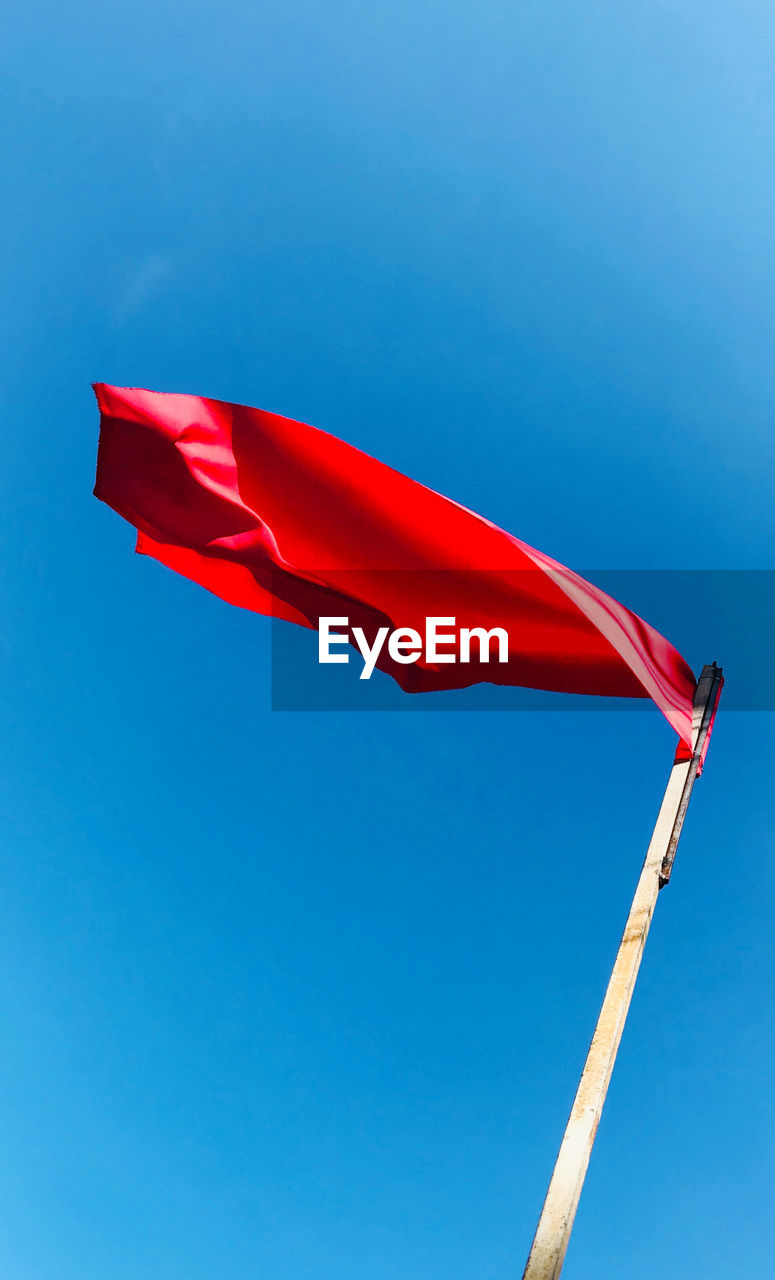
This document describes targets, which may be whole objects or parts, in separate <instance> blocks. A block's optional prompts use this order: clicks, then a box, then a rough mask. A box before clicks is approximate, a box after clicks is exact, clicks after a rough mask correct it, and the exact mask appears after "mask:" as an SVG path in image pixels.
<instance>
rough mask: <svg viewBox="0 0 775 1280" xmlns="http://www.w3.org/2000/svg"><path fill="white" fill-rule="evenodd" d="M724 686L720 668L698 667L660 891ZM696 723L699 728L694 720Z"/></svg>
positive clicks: (666, 880)
mask: <svg viewBox="0 0 775 1280" xmlns="http://www.w3.org/2000/svg"><path fill="white" fill-rule="evenodd" d="M723 683H724V675H723V672H722V670H721V667H719V666H717V665H716V663H715V662H710V663H708V664H707V665H706V666H704V667H703V668H702V674H701V676H700V678H699V680H698V681H697V692H696V693H695V695H694V720H695V725H694V729H695V732H696V734H697V738H696V741H695V744H694V750H693V752H692V758H691V761H690V764H689V771H688V773H687V775H686V781H685V782H684V786H683V791H682V792H681V799H680V802H679V805H678V812H677V813H676V815H675V822H674V823H673V830H672V832H671V834H670V840H669V842H668V846H667V849H666V850H665V856H664V858H663V859H662V866H661V867H660V869H659V887H660V889H664V887H665V885H667V884H669V883H670V876H671V875H672V871H673V863H674V862H675V855H676V850H677V849H678V841H679V840H680V839H681V832H682V831H683V825H684V819H685V817H686V810H687V809H688V807H689V800H690V798H691V794H692V788H693V787H694V784H695V782H696V780H697V776H698V774H699V772H700V770H701V767H702V762H703V760H704V759H705V752H706V750H707V746H708V738H709V737H710V732H711V729H712V728H713V720H714V718H715V715H716V708H717V706H718V700H719V697H720V695H721V686H722V685H723ZM698 720H699V725H698V724H697V721H698Z"/></svg>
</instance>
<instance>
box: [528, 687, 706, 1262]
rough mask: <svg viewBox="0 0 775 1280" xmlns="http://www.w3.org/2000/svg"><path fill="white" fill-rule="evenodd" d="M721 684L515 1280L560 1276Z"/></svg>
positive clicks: (638, 896)
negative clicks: (659, 897) (524, 1262)
mask: <svg viewBox="0 0 775 1280" xmlns="http://www.w3.org/2000/svg"><path fill="white" fill-rule="evenodd" d="M722 684H723V677H722V673H721V668H720V667H717V666H716V664H715V662H714V663H712V664H710V665H709V666H705V667H703V669H702V675H701V676H700V679H699V681H698V682H697V691H696V693H695V696H694V715H693V723H692V756H691V759H689V760H676V762H675V763H674V764H673V767H672V769H671V771H670V777H669V779H668V783H667V788H666V790H665V795H664V798H663V800H662V806H661V808H660V810H659V815H658V817H657V821H656V826H655V827H654V833H653V835H652V837H651V843H650V844H649V847H648V852H647V853H646V860H645V862H644V864H643V870H642V871H641V874H640V879H639V881H638V887H637V888H636V890H635V897H634V898H633V900H632V906H631V907H630V914H629V916H628V917H627V924H626V926H625V930H624V934H623V936H622V941H621V943H620V946H619V951H618V953H617V956H616V962H615V964H614V967H613V971H612V973H611V978H610V980H609V983H608V990H607V991H606V994H605V999H604V1001H603V1007H602V1009H601V1010H600V1016H599V1018H598V1020H597V1026H596V1027H595V1034H594V1036H593V1037H592V1044H591V1045H590V1049H589V1053H588V1054H587V1060H586V1063H585V1064H584V1070H583V1071H582V1073H581V1080H580V1082H579V1087H578V1090H577V1091H576V1098H575V1100H574V1103H573V1107H572V1109H571V1113H570V1118H569V1120H568V1124H567V1126H566V1129H565V1136H564V1137H563V1140H562V1145H561V1147H560V1153H559V1155H558V1157H557V1162H556V1164H555V1166H554V1173H553V1174H552V1179H551V1182H550V1183H549V1190H548V1191H547V1193H546V1200H545V1201H544V1207H543V1209H542V1211H541V1217H540V1218H539V1220H538V1227H537V1228H536V1233H535V1237H534V1239H533V1246H532V1248H531V1250H530V1256H529V1258H528V1260H527V1266H526V1267H525V1271H524V1274H523V1278H522V1280H557V1277H558V1276H559V1274H560V1272H561V1270H562V1264H563V1262H564V1260H565V1251H566V1249H567V1247H568V1240H569V1239H570V1233H571V1230H572V1228H573V1219H574V1218H575V1216H576V1208H577V1206H578V1202H579V1196H580V1195H581V1188H582V1186H583V1184H584V1177H585V1175H586V1172H587V1165H588V1164H589V1157H590V1154H591V1151H592V1144H593V1142H594V1141H595V1134H596V1132H597V1126H598V1123H599V1121H600V1115H601V1112H602V1110H603V1103H604V1102H605V1096H606V1093H607V1091H608V1084H609V1081H610V1079H611V1073H612V1071H613V1068H614V1062H615V1061H616V1053H617V1050H618V1048H619V1041H620V1040H621V1038H622V1031H623V1030H624V1024H625V1021H626V1018H627V1011H628V1009H629V1007H630V1000H631V999H632V992H633V988H634V986H635V979H636V978H637V976H638V969H639V968H640V962H641V957H642V955H643V948H644V946H645V945H646V938H647V936H648V931H649V926H650V924H651V917H652V916H653V914H654V907H655V905H656V901H657V894H658V893H659V890H660V889H661V888H663V887H664V885H666V884H667V882H668V880H669V879H670V872H671V870H672V866H673V858H674V857H675V851H676V848H677V845H678V839H679V837H680V834H681V829H682V827H683V822H684V817H685V815H686V808H687V805H688V803H689V797H690V796H691V792H692V787H693V786H694V781H695V778H696V777H697V772H698V769H699V767H700V765H701V763H702V760H703V759H704V755H705V749H706V747H707V742H708V735H709V733H710V730H711V728H712V725H713V717H714V715H715V712H716V707H717V705H718V700H719V695H720V693H721V686H722Z"/></svg>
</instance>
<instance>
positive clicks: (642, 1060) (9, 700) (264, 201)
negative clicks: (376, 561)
mask: <svg viewBox="0 0 775 1280" xmlns="http://www.w3.org/2000/svg"><path fill="white" fill-rule="evenodd" d="M774 59H775V19H774V18H773V15H772V13H771V12H769V11H768V8H767V6H766V5H763V4H761V3H756V4H751V3H748V2H747V0H740V2H739V3H737V4H736V5H735V6H734V7H730V6H729V5H728V4H721V3H710V4H707V3H703V4H700V3H697V2H696V0H690V2H689V3H685V4H682V5H679V6H675V5H674V4H668V3H663V2H658V3H653V0H650V2H649V3H646V2H645V0H634V3H630V4H625V5H622V4H619V3H612V2H610V3H600V2H599V0H583V2H582V0H577V2H573V3H568V2H562V3H560V4H559V5H553V6H552V5H549V6H547V5H542V4H538V3H530V4H523V5H515V4H513V3H496V4H484V5H483V4H474V3H460V0H446V2H445V3H441V0H434V2H432V3H426V2H423V0H421V2H420V3H417V0H415V2H414V3H412V4H407V3H396V4H387V3H385V2H384V0H373V2H372V3H370V4H363V3H361V4H353V3H343V2H341V0H332V3H329V4H325V5H323V4H318V5H313V4H308V3H303V2H299V0H286V3H284V4H283V5H279V6H278V5H267V4H264V3H258V4H247V3H235V2H234V0H219V3H218V4H215V3H212V2H211V3H199V4H195V5H186V4H182V3H179V2H178V3H171V2H170V0H155V3H153V4H149V3H147V0H140V2H139V3H136V4H132V5H129V4H125V3H124V4H109V5H106V4H97V3H95V2H94V0H91V2H87V3H76V4H75V5H66V6H62V5H55V4H53V3H51V2H50V0H44V2H43V3H39V2H37V0H33V2H32V3H29V4H27V5H24V6H21V5H16V6H15V7H13V8H12V9H11V10H10V11H8V12H7V13H6V18H5V34H4V38H3V41H2V53H0V60H1V62H2V85H3V87H2V91H1V92H2V101H3V119H4V142H3V153H4V158H3V170H4V189H5V196H4V201H3V208H2V212H1V213H0V254H1V256H2V262H3V277H2V278H3V288H2V293H3V298H4V306H3V310H2V326H3V378H2V395H3V420H4V424H5V431H4V445H3V468H2V471H3V476H2V496H3V521H2V529H3V535H4V541H5V550H4V553H3V557H2V562H1V563H2V573H3V582H4V588H5V595H6V597H7V599H8V604H7V605H6V609H5V611H4V614H5V616H4V627H3V639H2V655H3V680H4V687H3V697H2V714H3V718H4V722H5V725H4V730H3V734H2V762H1V763H2V767H0V788H2V801H3V804H2V810H3V817H2V821H3V831H2V841H1V842H0V853H1V857H2V860H1V863H0V1043H1V1044H2V1050H1V1051H0V1206H1V1207H0V1271H1V1272H2V1274H3V1276H4V1277H7V1278H8V1280H106V1278H107V1280H149V1278H150V1277H153V1280H246V1278H247V1277H255V1278H256V1280H513V1278H514V1277H515V1276H518V1275H520V1274H521V1269H522V1266H523V1263H524V1259H525V1255H526V1253H527V1249H528V1247H529V1244H530V1239H531V1236H532V1231H533V1227H534V1224H535V1220H536V1216H537V1213H538V1211H539V1208H540V1204H541V1200H542V1198H543V1193H544V1190H545V1185H546V1180H547V1178H548V1175H549V1171H550V1168H551V1165H552V1161H553V1158H554V1154H555V1151H556V1147H557V1144H558V1142H559V1138H560V1135H561V1132H562V1127H563V1124H564V1122H565V1116H566V1113H567V1109H568V1106H569V1104H570V1101H571V1098H572V1094H573V1090H574V1087H575V1081H576V1076H577V1073H578V1070H579V1068H580V1066H581V1063H582V1060H583V1057H584V1053H585V1051H586V1046H587V1042H588V1038H589V1034H590V1032H591V1029H592V1026H593V1024H594V1019H595V1016H596V1012H597V1007H598V1004H599V1001H600V998H601V995H602V991H603V988H604V984H605V979H606V974H607V970H608V968H609V965H610V963H611V960H612V958H613V953H614V951H615V947H616V944H617V941H618V935H619V932H620V929H621V926H622V923H623V920H624V915H625V913H626V908H627V905H628V902H629V896H630V893H631V889H632V887H633V884H634V881H635V878H636V875H637V871H638V868H639V866H640V862H641V858H642V855H643V852H644V849H645V845H646V842H647V839H648V835H649V833H650V829H651V824H652V821H653V818H654V814H655V810H656V807H657V802H658V799H659V795H660V793H661V789H662V786H663V783H664V780H665V776H666V773H667V769H668V765H669V760H670V757H671V752H672V747H673V735H672V734H671V732H670V731H669V729H667V727H666V726H665V725H664V724H663V723H661V722H660V719H659V716H658V715H657V714H656V713H655V712H654V713H653V714H645V713H641V714H636V713H635V712H633V711H631V710H627V709H623V710H621V711H617V712H615V713H613V714H612V713H601V712H590V713H587V714H578V713H571V712H563V713H558V712H555V713H512V714H506V713H489V714H488V713H485V712H482V711H471V712H467V711H463V710H461V711H455V712H450V713H449V714H446V715H436V714H429V713H421V714H416V715H403V714H397V713H379V712H372V713H368V714H367V713H360V714H358V713H355V714H353V713H334V712H331V713H327V714H323V713H318V714H311V713H301V712H297V713H285V714H283V713H279V712H272V711H271V710H270V704H269V671H270V668H269V656H270V655H269V648H270V637H269V624H268V623H267V622H266V621H265V620H264V619H262V618H258V617H255V616H253V615H249V614H244V613H243V614H240V613H239V612H237V611H236V610H233V609H230V608H229V607H228V606H226V605H223V604H221V603H220V602H219V601H217V600H215V599H214V598H212V597H210V596H208V595H207V594H206V593H205V592H203V591H201V590H199V589H197V588H196V587H194V586H193V585H191V584H190V583H188V582H185V581H183V580H182V579H176V578H175V577H173V576H172V575H171V574H169V573H167V572H165V571H164V570H163V569H161V568H160V567H159V566H158V565H156V564H154V563H152V562H150V561H148V560H143V559H140V558H138V557H134V556H133V555H132V554H131V548H132V534H131V530H130V529H129V527H128V526H126V525H124V524H123V523H122V522H121V521H120V520H119V519H118V518H117V517H116V516H114V515H113V513H112V512H110V511H108V510H107V509H106V508H105V507H102V506H100V505H99V504H98V503H97V502H96V501H95V500H94V499H93V498H92V497H91V487H92V482H93V473H94V461H95V446H96V412H95V407H94V404H93V399H92V394H91V391H90V388H89V382H90V381H91V380H92V379H100V380H105V381H109V382H113V383H118V384H125V385H127V384H128V385H144V386H149V387H152V388H155V389H158V390H180V391H192V392H198V393H202V394H205V395H211V396H217V397H222V398H225V399H231V400H241V401H244V402H246V403H251V404H257V405H260V406H262V407H264V408H268V409H272V410H275V411H277V412H280V413H284V414H287V415H290V416H292V417H296V418H302V419H304V420H306V421H310V422H313V423H315V424H316V425H318V426H321V427H324V428H327V429H328V430H331V431H334V432H336V433H337V434H340V435H342V436H343V437H344V438H345V439H347V440H349V441H351V442H353V443H355V444H357V445H359V446H361V447H363V448H365V449H367V450H369V451H370V452H373V453H375V454H377V456H379V457H381V458H383V459H384V460H385V461H387V462H389V463H391V464H393V465H394V466H397V467H399V468H401V469H402V470H405V471H407V472H409V473H410V474H411V475H413V476H415V477H416V478H417V479H420V480H422V481H424V482H426V483H428V484H430V485H432V486H433V487H435V488H438V489H440V490H442V491H443V492H445V493H448V494H449V495H450V496H452V497H454V498H456V499H458V500H459V501H462V502H464V503H466V504H467V505H470V506H472V507H474V508H476V509H478V510H480V511H482V512H483V513H484V514H486V515H487V516H489V517H490V518H492V519H494V520H496V521H497V522H499V523H501V524H502V525H504V526H505V527H506V528H508V529H511V530H512V531H513V532H515V533H516V534H518V535H519V536H520V537H522V538H524V539H525V540H527V541H528V542H530V543H533V544H534V545H536V546H539V547H540V548H542V549H543V550H545V551H547V552H548V553H550V554H551V555H553V556H555V557H557V558H558V559H560V560H562V561H564V562H566V563H569V564H571V565H573V566H574V567H578V568H580V569H587V570H589V569H591V568H594V567H595V566H598V567H599V568H600V569H601V570H602V569H635V568H657V569H674V568H682V569H696V568H725V569H739V568H749V569H762V568H773V567H775V565H773V549H772V483H773V462H774V461H775V458H774V455H775V445H774V443H773V439H774V437H773V431H772V421H773V401H774V399H775V362H773V359H772V351H773V346H774V345H775V332H774V330H775V309H774V308H773V296H774V293H775V279H774V277H775V180H774V179H773V167H772V156H773V145H774V144H775V136H774V135H775V107H774V106H773V94H772V67H773V61H774ZM626 602H627V603H633V604H635V603H637V602H636V601H629V600H628V601H626ZM722 608H723V602H722ZM652 620H653V621H655V622H657V623H658V624H659V625H661V626H662V627H663V629H665V630H666V631H667V634H668V635H670V634H671V633H670V618H669V617H668V616H665V617H659V618H654V619H652ZM717 622H718V619H717V618H715V617H714V618H702V617H698V618H696V619H695V620H694V624H693V627H694V629H691V628H690V632H691V634H688V635H687V638H686V641H685V643H686V645H687V656H689V657H690V659H691V660H692V662H693V663H696V664H697V665H700V664H701V663H702V662H703V661H710V660H711V659H714V658H716V659H718V660H719V661H721V662H725V663H726V665H727V667H728V673H729V678H730V684H729V686H728V687H729V691H730V694H731V692H732V690H733V686H734V678H735V672H734V669H733V668H734V662H733V658H732V656H731V655H730V654H728V653H724V652H719V651H716V650H715V646H714V648H713V649H712V650H711V651H710V652H709V651H708V649H709V648H711V640H712V639H713V638H714V637H715V632H714V627H715V626H716V624H717ZM681 625H682V626H684V623H683V622H682V624H681ZM770 643H771V636H768V635H767V634H765V635H763V636H762V638H761V644H762V646H763V649H762V651H763V652H765V651H767V650H768V647H769V645H770ZM771 728H772V719H771V717H770V716H768V715H766V714H764V713H758V714H753V713H752V714H745V713H742V712H734V711H728V712H727V714H726V715H724V714H723V713H722V715H721V716H720V718H719V722H718V725H717V728H716V732H715V734H714V739H713V744H712V748H711V752H710V756H709V762H708V767H707V770H706V774H705V776H704V777H703V779H702V781H701V783H700V784H699V785H698V788H697V791H696V794H695V799H694V801H693V803H692V811H691V812H690V815H689V821H688V824H687V829H686V833H685V836H684V841H683V843H682V846H681V849H680V852H679V857H678V860H677V864H676V871H675V875H674V879H673V883H672V885H671V887H670V889H669V891H668V892H667V893H665V894H663V895H662V897H661V899H660V902H659V908H658V912H657V917H656V921H655V925H654V929H653V932H652V936H651V939H650V941H649V946H648V951H647V957H646V962H645V966H644V968H643V971H642V976H641V980H640V984H639V989H638V992H637V994H636V997H635V1001H634V1004H633V1009H632V1015H631V1021H630V1025H629V1027H628V1029H627V1032H626V1035H625V1038H624V1041H623V1045H622V1050H621V1055H620V1060H619V1065H618V1068H617V1073H616V1078H615V1080H614V1084H613V1086H612V1089H611V1093H610V1095H609V1101H608V1106H607V1109H606V1114H605V1116H604V1119H603V1123H602V1126H601V1129H600V1134H599V1141H598V1146H597V1148H596V1152H595V1155H594V1157H593V1161H592V1165H591V1169H590V1175H589V1179H588V1183H587V1188H586V1191H585V1194H584V1198H583V1200H582V1206H581V1210H580V1213H579V1217H578V1220H577V1226H576V1231H575V1234H574V1239H573V1241H572V1244H571V1250H570V1253H569V1255H568V1261H567V1267H566V1274H567V1276H568V1278H569V1280H601V1278H602V1277H607V1276H611V1277H613V1276H620V1275H622V1274H625V1273H626V1275H627V1276H628V1280H652V1278H653V1277H654V1276H655V1275H664V1276H667V1277H669V1280H697V1278H698V1277H703V1278H704V1277H707V1278H708V1280H738V1277H740V1276H741V1275H764V1274H768V1273H769V1272H770V1271H771V1269H772V1256H773V1253H774V1252H775V1232H774V1230H773V1217H772V1191H771V1187H772V1182H773V1177H774V1176H775V1167H774V1160H773V1144H772V1133H773V1125H774V1123H775V1116H773V1105H772V1077H773V1065H774V1064H773V1048H774V1047H775V1044H774V1042H775V1035H774V1033H773V1029H772V1028H773V1019H772V1006H773V996H774V995H775V991H774V990H773V987H774V985H775V984H774V982H773V971H774V964H773V962H774V961H775V956H774V955H773V942H772V929H771V922H772V918H773V911H774V909H775V874H774V873H773V859H772V844H773V830H774V829H775V815H773V806H772V792H773V785H772V778H773V770H774V769H775V750H774V749H773V745H772V741H771Z"/></svg>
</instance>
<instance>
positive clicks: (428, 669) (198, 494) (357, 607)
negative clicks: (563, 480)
mask: <svg viewBox="0 0 775 1280" xmlns="http://www.w3.org/2000/svg"><path fill="white" fill-rule="evenodd" d="M95 390H96V393H97V401H98V404H99V407H100V412H101V430H100V446H99V459H98V464H97V484H96V487H95V493H96V495H97V497H98V498H101V499H102V500H103V502H106V503H108V505H109V506H111V507H113V509H114V510H115V511H117V512H118V513H119V515H121V516H123V517H124V518H125V519H126V520H128V521H129V522H130V523H131V524H133V525H134V526H135V527H136V528H137V530H138V539H137V550H138V551H139V552H142V553H144V554H145V555H150V556H154V557H155V558H156V559H157V560H160V561H161V562H162V564H165V565H168V566H169V568H171V569H174V570H176V572H178V573H181V574H183V575H184V576H185V577H188V578H191V579H193V580H194V581H195V582H198V583H200V584H201V585H202V586H204V587H207V588H208V590H210V591H213V592H214V593H215V594H216V595H218V596H221V597H222V598H223V599H224V600H228V601H229V602H230V603H231V604H237V605H241V606H243V607H244V608H246V609H253V610H254V611H255V612H257V613H264V614H270V615H274V616H275V617H279V618H284V619H286V620H288V621H291V622H296V623H300V624H302V625H303V626H307V627H313V628H316V627H317V626H318V621H319V619H320V618H321V617H331V616H344V617H347V618H348V619H349V620H350V622H351V624H354V625H357V626H361V627H362V628H363V631H364V633H365V634H367V635H373V634H374V633H375V631H376V629H377V628H378V627H379V626H387V627H389V628H390V629H391V630H393V629H395V628H413V629H415V630H417V631H419V632H421V633H422V631H423V629H424V625H425V619H426V618H427V617H436V618H450V619H455V622H456V625H458V626H462V627H472V628H473V627H483V628H485V629H487V630H489V629H490V628H492V627H496V626H497V627H502V628H504V629H505V630H506V631H507V633H508V658H507V661H505V662H503V663H499V662H493V661H485V660H484V658H483V655H482V653H479V654H478V656H476V653H477V651H476V650H474V653H473V654H472V656H471V660H470V661H469V662H468V663H467V664H461V663H459V662H452V661H451V660H450V658H449V657H446V658H442V659H440V661H438V662H430V661H428V660H427V658H426V657H425V656H423V655H422V654H421V655H419V656H418V655H417V654H415V655H414V659H407V658H403V659H402V660H399V661H396V660H394V659H393V658H392V657H391V656H390V654H389V653H388V651H387V649H386V648H383V649H382V651H381V654H380V657H379V660H378V662H377V666H378V667H379V668H380V669H381V670H383V671H388V672H389V673H390V674H391V675H392V676H394V677H395V679H396V680H397V681H398V682H399V684H400V685H401V687H402V688H404V689H406V690H408V691H410V692H425V691H428V690H439V689H456V688H463V687H466V686H468V685H471V684H475V683H477V682H479V681H490V682H491V683H493V684H504V685H522V686H528V687H530V688H535V689H550V690H558V691H562V692H567V693H592V694H605V695H614V696H619V697H631V698H644V697H650V698H653V699H654V701H655V702H656V704H657V706H658V707H659V708H660V710H661V711H662V712H663V713H664V715H665V716H666V718H667V719H668V721H669V722H670V724H671V725H672V726H673V728H674V729H675V730H676V731H677V732H678V734H679V735H680V737H681V738H682V739H683V741H684V742H686V743H690V742H691V714H692V698H693V694H694V689H695V680H694V676H693V675H692V673H691V671H690V669H689V667H688V666H687V664H686V662H685V661H684V659H683V658H682V657H681V655H680V654H679V653H678V652H677V651H676V649H674V648H673V646H672V645H671V644H669V643H668V641H667V640H665V639H664V638H663V637H662V636H661V635H659V633H658V632H656V631H655V630H654V629H653V628H652V627H650V626H649V625H648V624H647V623H645V622H643V621H642V620H641V619H640V618H638V617H636V615H635V614H634V613H631V612H630V610H629V609H625V608H624V606H623V605H620V604H618V603H617V601H615V600H613V599H612V598H611V596H608V595H606V594H605V592H603V591H600V590H598V588H597V587H594V586H592V585H591V584H590V583H589V582H586V581H585V580H584V579H583V578H581V577H580V576H579V575H578V574H576V573H574V572H573V571H572V570H570V569H566V568H565V567H564V566H563V565H561V564H558V563H557V561H556V560H552V559H550V558H549V556H546V555H543V554H542V552H540V551H536V550H534V548H533V547H529V546H528V545H527V544H526V543H524V542H520V540H519V539H518V538H515V537H513V536H512V535H511V534H509V533H506V532H505V531H504V530H502V529H499V528H498V527H497V526H496V525H494V524H491V523H490V521H489V520H485V519H484V518H483V517H482V516H478V515H476V514H475V512H473V511H469V510H468V509H467V508H466V507H463V506H460V504H459V503H457V502H453V501H451V500H450V499H449V498H444V497H442V495H441V494H438V493H435V492H434V491H433V490H432V489H428V488H426V487H425V485H422V484H418V483H417V482H416V481H414V480H410V479H409V478H408V477H407V476H404V475H401V474H400V472H398V471H394V470H393V469H392V468H391V467H388V466H385V464H384V463H381V462H378V461H376V459H374V458H371V457H369V455H368V454H365V453H362V452H361V451H360V450H359V449H355V448H353V447H352V446H351V445H348V444H345V443H344V441H342V440H338V439H337V438H336V437H335V436H331V435H328V434H327V433H326V432H325V431H319V430H317V429H316V428H315V427H310V426H307V425H306V424H305V423H301V422H294V421H293V419H291V418H282V417H280V416H279V415H277V414H274V413H266V412H264V411H263V410H261V409H250V408H246V407H245V406H244V405H237V404H229V403H227V402H225V401H221V400H206V399H203V398H201V397H199V396H188V395H168V394H161V393H159V392H154V391H142V390H134V389H131V390H130V389H125V388H119V387H110V386H106V385H104V384H98V385H97V386H96V387H95Z"/></svg>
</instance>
